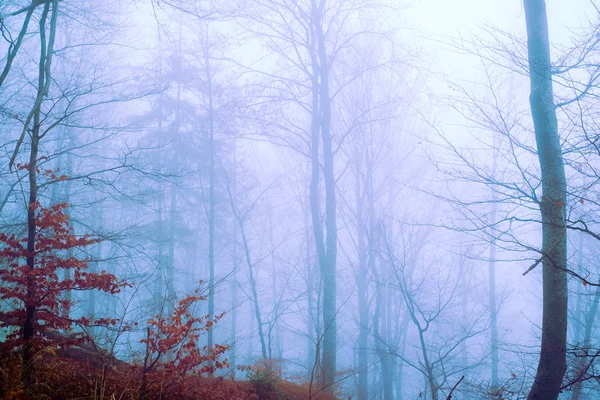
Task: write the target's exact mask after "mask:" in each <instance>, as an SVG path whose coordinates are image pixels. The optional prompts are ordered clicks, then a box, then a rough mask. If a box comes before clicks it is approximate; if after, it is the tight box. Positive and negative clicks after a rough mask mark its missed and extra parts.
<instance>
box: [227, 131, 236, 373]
mask: <svg viewBox="0 0 600 400" xmlns="http://www.w3.org/2000/svg"><path fill="white" fill-rule="evenodd" d="M232 175H233V176H232V179H231V180H232V183H233V190H232V191H233V193H232V201H231V202H232V206H231V207H232V208H233V209H232V211H231V213H232V217H233V219H232V220H233V224H232V244H231V264H232V266H233V271H232V274H231V286H230V290H231V338H230V345H231V347H230V349H229V364H230V365H231V370H232V371H234V372H233V373H234V375H235V371H236V363H237V343H236V336H235V335H236V331H237V326H236V325H237V307H238V305H237V302H238V279H237V277H238V253H237V250H238V236H237V220H236V218H235V211H234V210H236V209H237V143H236V140H235V139H234V140H233V174H232Z"/></svg>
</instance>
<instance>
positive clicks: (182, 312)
mask: <svg viewBox="0 0 600 400" xmlns="http://www.w3.org/2000/svg"><path fill="white" fill-rule="evenodd" d="M205 300H206V297H205V296H202V295H200V294H199V290H198V289H197V290H196V292H195V293H194V295H190V296H186V297H184V298H182V299H181V300H179V301H178V302H177V304H176V306H175V307H174V308H173V312H172V313H171V314H169V315H161V314H157V315H156V316H155V317H154V318H152V319H150V320H149V321H148V323H147V327H146V337H145V338H144V339H142V340H141V342H142V343H145V344H146V353H145V356H144V365H143V367H142V381H141V385H140V388H139V398H140V399H141V400H143V399H145V398H147V395H148V376H149V375H150V374H151V373H153V372H155V370H158V371H157V372H158V374H154V375H155V376H154V377H153V378H154V379H153V380H157V379H158V380H160V379H162V381H163V382H164V381H167V380H168V382H170V383H173V381H174V380H175V379H180V378H183V377H185V376H186V375H188V374H190V373H193V374H195V375H212V374H213V373H214V371H215V370H216V369H221V368H224V367H227V366H228V364H227V360H221V359H220V358H221V356H222V355H223V354H224V353H225V352H226V351H227V350H228V346H221V345H216V346H214V345H211V346H203V347H200V345H199V344H198V340H199V338H200V335H201V333H203V332H209V331H210V329H211V327H212V325H214V324H215V323H216V322H217V321H219V320H220V319H221V318H222V317H223V314H221V315H217V316H211V315H206V316H204V317H195V316H194V313H195V310H194V305H195V304H197V303H198V302H200V301H205ZM168 353H171V354H172V357H170V360H169V361H167V362H162V363H161V362H160V360H161V358H162V356H164V355H166V354H168Z"/></svg>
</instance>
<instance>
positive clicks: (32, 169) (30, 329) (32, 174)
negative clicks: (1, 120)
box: [10, 0, 58, 388]
mask: <svg viewBox="0 0 600 400" xmlns="http://www.w3.org/2000/svg"><path fill="white" fill-rule="evenodd" d="M51 3H52V16H51V19H50V36H49V38H48V40H47V41H46V21H47V18H48V13H49V10H50V4H51ZM57 18H58V0H53V1H52V2H46V4H45V5H44V10H43V12H42V15H41V16H40V22H39V28H40V32H39V35H40V44H41V46H40V59H39V64H38V87H37V95H36V99H35V103H34V105H33V108H32V110H31V112H30V114H29V116H28V118H27V120H26V122H25V126H24V127H23V135H24V134H25V133H26V132H27V129H28V128H29V123H30V122H31V120H32V119H33V125H32V128H31V149H30V151H29V164H28V177H29V202H28V204H27V257H26V263H27V268H28V270H29V272H30V273H29V274H28V275H27V281H26V285H27V292H26V301H25V321H24V324H23V358H22V360H21V380H22V381H23V384H24V386H25V388H28V387H29V386H30V385H31V383H32V382H33V378H34V375H35V371H34V364H33V356H34V353H35V350H34V348H33V346H32V344H31V341H32V339H33V338H34V336H35V329H36V319H35V312H36V301H37V299H36V298H35V289H36V288H35V285H36V282H35V280H34V277H33V272H34V269H35V241H36V228H37V227H36V220H35V217H36V211H37V202H38V199H37V191H38V186H37V160H38V149H39V141H40V127H41V105H42V101H43V100H44V97H45V96H47V94H48V89H49V85H50V77H51V75H50V72H51V65H52V54H53V50H54V38H55V34H56V21H57ZM23 138H24V136H23V137H22V138H21V140H22V139H23ZM19 145H20V141H19V142H17V146H16V148H15V152H14V154H13V157H12V159H11V164H10V165H11V166H12V162H13V160H14V159H15V158H16V156H17V154H18V151H19Z"/></svg>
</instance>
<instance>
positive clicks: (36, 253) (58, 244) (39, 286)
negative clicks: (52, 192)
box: [0, 165, 126, 389]
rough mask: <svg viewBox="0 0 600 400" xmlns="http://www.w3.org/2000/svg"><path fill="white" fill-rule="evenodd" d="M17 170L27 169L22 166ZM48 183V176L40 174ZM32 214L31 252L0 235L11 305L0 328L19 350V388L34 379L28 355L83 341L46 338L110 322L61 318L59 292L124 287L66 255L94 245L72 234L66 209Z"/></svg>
mask: <svg viewBox="0 0 600 400" xmlns="http://www.w3.org/2000/svg"><path fill="white" fill-rule="evenodd" d="M17 168H23V169H27V168H28V166H27V165H18V166H17ZM45 174H46V175H48V177H49V178H51V177H52V176H53V172H52V171H45ZM31 207H32V208H33V212H34V218H35V220H34V227H35V231H34V235H33V237H34V244H35V246H34V250H33V251H30V250H29V240H30V236H29V235H27V237H19V236H18V235H16V234H11V235H7V234H5V233H0V243H1V244H2V248H1V250H0V260H1V261H2V262H3V263H5V264H6V268H2V269H0V279H1V280H2V282H4V283H5V285H3V286H1V287H0V296H1V297H2V298H3V299H6V300H7V301H8V302H9V304H10V305H11V309H10V310H8V311H2V312H0V326H2V327H5V326H16V327H18V329H17V330H15V331H13V332H12V333H11V334H10V335H8V337H7V341H8V343H9V345H10V346H11V347H13V348H20V349H21V351H22V353H23V358H22V370H21V372H22V379H23V383H24V385H25V388H26V389H28V385H29V384H31V383H32V381H33V377H34V371H35V369H34V356H35V354H36V353H37V352H38V351H40V350H41V349H42V348H44V347H46V346H48V345H50V344H55V343H57V342H58V343H60V344H62V345H69V344H76V343H79V342H81V341H83V340H85V339H87V336H86V334H85V331H83V332H77V333H76V334H75V335H71V336H68V337H61V336H59V337H58V339H56V336H54V337H53V336H51V335H52V334H53V333H56V332H57V331H63V332H64V331H70V330H72V329H73V327H75V326H79V327H82V328H86V327H92V326H110V325H114V324H115V323H116V320H114V319H104V318H102V319H89V318H87V317H85V316H82V317H78V318H74V317H71V316H69V314H68V313H65V310H69V309H70V307H71V304H72V300H71V299H70V298H68V297H65V293H70V292H73V291H91V290H99V291H102V292H106V293H110V294H116V293H118V292H119V291H120V290H121V288H122V287H124V286H125V285H126V283H125V282H122V281H119V280H118V279H117V278H116V277H115V276H114V275H113V274H110V273H107V272H105V271H101V272H88V271H87V269H88V265H87V260H86V259H80V258H77V257H75V256H73V255H72V252H73V250H82V249H83V248H85V247H87V246H90V245H93V244H95V243H98V239H94V238H91V237H89V236H82V237H77V236H75V235H73V233H72V231H71V226H70V225H69V217H68V215H67V214H66V212H65V210H66V208H67V205H66V204H64V203H59V204H55V205H53V206H51V207H50V208H43V207H42V206H41V205H40V204H39V203H36V204H34V205H33V206H31ZM62 271H69V272H70V274H69V275H68V276H70V277H69V278H65V279H61V274H60V272H62Z"/></svg>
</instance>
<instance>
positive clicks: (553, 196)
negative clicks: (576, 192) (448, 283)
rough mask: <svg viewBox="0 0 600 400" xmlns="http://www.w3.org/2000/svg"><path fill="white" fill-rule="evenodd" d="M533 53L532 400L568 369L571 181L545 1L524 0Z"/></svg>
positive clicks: (551, 398) (552, 391) (552, 394)
mask: <svg viewBox="0 0 600 400" xmlns="http://www.w3.org/2000/svg"><path fill="white" fill-rule="evenodd" d="M524 5H525V18H526V26H527V49H528V54H529V79H530V82H531V94H530V97H529V101H530V105H531V115H532V118H533V124H534V130H535V139H536V145H537V152H538V157H539V162H540V167H541V183H542V191H543V195H542V199H541V201H540V211H541V214H542V238H543V239H542V257H541V258H542V260H541V263H542V269H543V271H542V274H543V284H542V285H543V317H542V346H541V350H540V360H539V364H538V369H537V373H536V376H535V380H534V382H533V385H532V387H531V391H530V392H529V395H528V396H527V398H528V400H535V399H544V400H546V399H548V400H555V399H557V398H558V395H559V394H560V388H561V383H562V378H563V376H564V374H565V371H566V368H567V358H566V356H567V311H568V286H567V228H566V211H565V210H566V207H567V182H566V177H565V169H564V164H563V156H562V149H561V143H560V137H559V134H558V122H557V118H556V110H555V104H554V100H553V99H554V97H553V92H552V64H551V61H550V43H549V39H548V21H547V17H546V2H545V0H524Z"/></svg>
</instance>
